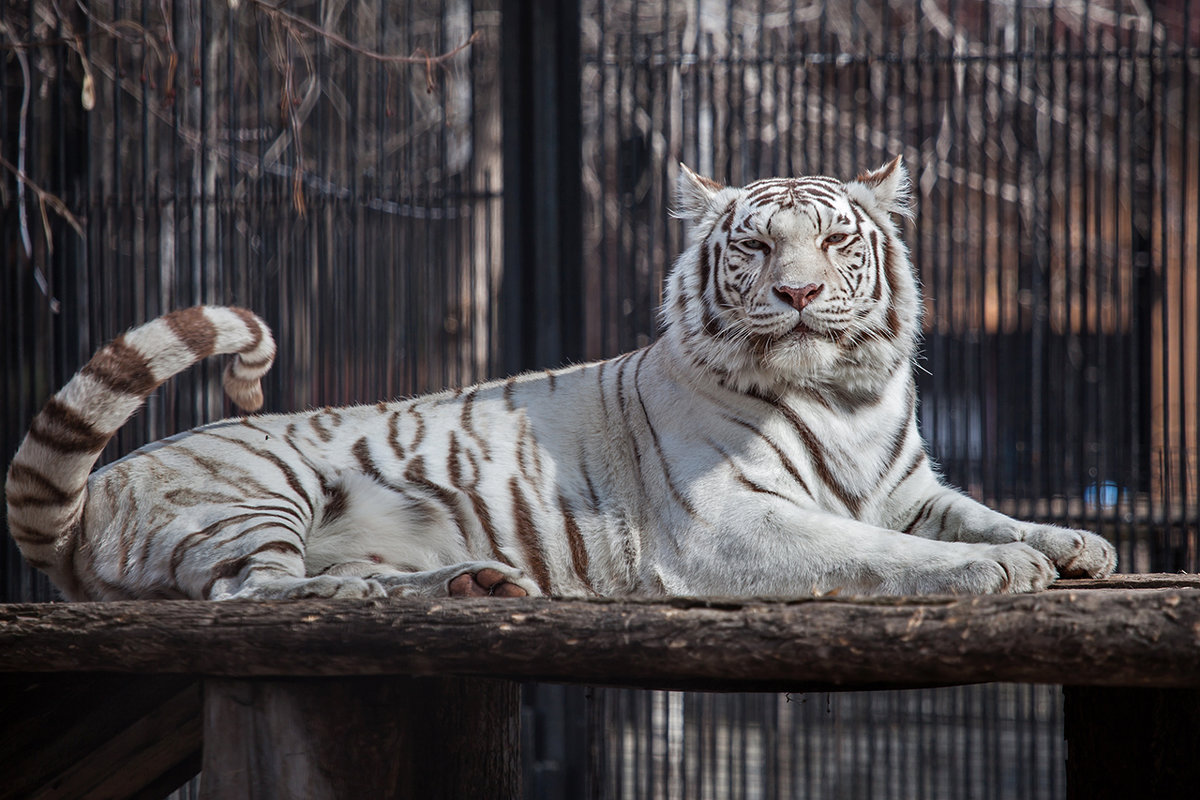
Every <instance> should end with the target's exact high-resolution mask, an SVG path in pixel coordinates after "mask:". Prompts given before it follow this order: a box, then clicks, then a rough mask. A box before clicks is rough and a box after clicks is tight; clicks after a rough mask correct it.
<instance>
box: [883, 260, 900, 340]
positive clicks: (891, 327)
mask: <svg viewBox="0 0 1200 800" xmlns="http://www.w3.org/2000/svg"><path fill="white" fill-rule="evenodd" d="M883 274H884V276H885V277H886V278H887V283H888V293H889V295H890V300H889V302H888V313H887V327H888V333H890V334H891V336H892V338H893V339H894V338H896V337H897V336H899V335H900V330H901V328H902V327H903V322H902V320H901V319H900V315H899V313H897V311H896V287H897V286H899V285H900V277H899V276H898V275H897V274H896V258H895V251H894V249H893V246H892V242H891V240H890V239H888V240H885V241H884V243H883Z"/></svg>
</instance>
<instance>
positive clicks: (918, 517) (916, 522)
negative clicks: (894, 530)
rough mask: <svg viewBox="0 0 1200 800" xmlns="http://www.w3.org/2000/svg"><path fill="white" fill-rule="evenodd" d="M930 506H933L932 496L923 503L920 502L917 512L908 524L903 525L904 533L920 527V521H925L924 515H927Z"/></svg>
mask: <svg viewBox="0 0 1200 800" xmlns="http://www.w3.org/2000/svg"><path fill="white" fill-rule="evenodd" d="M932 507H933V498H930V499H928V500H926V501H925V502H924V503H922V504H921V507H920V508H919V509H917V513H916V514H915V515H914V516H913V518H912V519H911V520H910V521H909V523H908V525H906V526H905V528H904V533H912V532H913V531H915V530H916V529H917V528H919V527H921V523H923V522H924V521H925V519H926V517H928V516H929V512H930V510H931V509H932Z"/></svg>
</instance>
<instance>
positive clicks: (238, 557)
mask: <svg viewBox="0 0 1200 800" xmlns="http://www.w3.org/2000/svg"><path fill="white" fill-rule="evenodd" d="M168 539H169V541H170V543H171V547H170V550H169V552H167V553H162V552H160V553H159V555H158V558H157V564H156V567H157V569H156V571H157V572H162V571H169V574H170V575H171V576H172V577H173V578H174V582H175V583H176V584H177V585H178V586H179V587H180V589H181V590H182V591H183V593H184V594H186V595H187V596H189V597H195V598H199V599H209V600H235V599H255V600H276V599H298V598H305V597H317V598H321V597H383V596H385V594H386V592H385V591H384V589H383V587H382V586H381V585H380V584H379V582H378V581H373V580H369V579H366V578H363V577H359V576H354V575H317V576H312V577H309V576H307V575H305V569H304V534H303V532H302V531H300V530H298V529H297V528H295V527H292V526H291V525H288V524H286V523H284V522H282V521H281V520H280V518H279V517H278V516H275V515H272V514H270V513H259V514H256V513H253V512H251V513H245V514H239V515H236V516H233V517H228V516H227V517H225V518H223V519H219V520H216V521H213V522H211V523H210V524H208V525H207V526H206V527H204V528H202V529H200V530H193V531H191V532H188V533H180V534H178V535H175V536H170V535H169V534H168Z"/></svg>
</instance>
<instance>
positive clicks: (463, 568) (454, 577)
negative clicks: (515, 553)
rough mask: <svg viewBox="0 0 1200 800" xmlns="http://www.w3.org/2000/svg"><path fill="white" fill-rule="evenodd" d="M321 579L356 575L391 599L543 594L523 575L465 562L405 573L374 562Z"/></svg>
mask: <svg viewBox="0 0 1200 800" xmlns="http://www.w3.org/2000/svg"><path fill="white" fill-rule="evenodd" d="M321 574H322V575H340V576H347V575H355V576H359V577H361V578H364V579H367V580H371V581H375V582H378V583H379V584H380V585H381V586H382V587H383V588H384V590H385V591H386V592H387V594H388V595H390V596H392V597H405V596H412V595H415V596H422V597H536V596H538V595H541V593H542V591H541V589H540V588H539V587H538V585H537V584H536V583H535V582H534V581H532V580H530V579H529V578H528V577H527V576H526V575H525V573H524V572H522V571H521V570H519V569H516V568H515V567H510V566H508V565H507V564H502V563H500V562H497V561H465V562H462V563H460V564H454V565H451V566H448V567H439V568H437V569H431V570H424V571H404V570H401V569H397V568H394V567H390V566H388V565H386V564H380V563H377V562H374V561H348V562H344V563H341V564H335V565H333V566H331V567H329V568H327V569H325V570H322V572H321Z"/></svg>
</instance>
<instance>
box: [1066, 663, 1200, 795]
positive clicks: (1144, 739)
mask: <svg viewBox="0 0 1200 800" xmlns="http://www.w3.org/2000/svg"><path fill="white" fill-rule="evenodd" d="M1063 696H1064V705H1065V708H1064V711H1065V714H1064V719H1063V735H1064V737H1065V738H1066V740H1067V798H1068V800H1127V798H1131V797H1156V798H1157V797H1163V798H1167V797H1196V796H1197V794H1200V788H1198V787H1200V691H1198V690H1196V689H1127V688H1119V687H1117V688H1114V687H1107V686H1066V687H1063Z"/></svg>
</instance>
